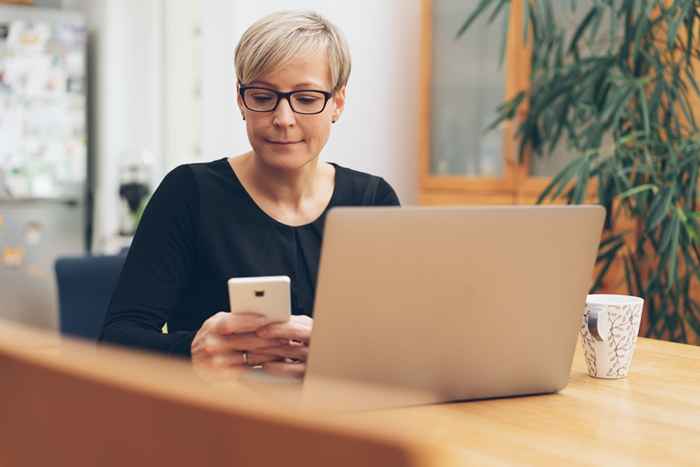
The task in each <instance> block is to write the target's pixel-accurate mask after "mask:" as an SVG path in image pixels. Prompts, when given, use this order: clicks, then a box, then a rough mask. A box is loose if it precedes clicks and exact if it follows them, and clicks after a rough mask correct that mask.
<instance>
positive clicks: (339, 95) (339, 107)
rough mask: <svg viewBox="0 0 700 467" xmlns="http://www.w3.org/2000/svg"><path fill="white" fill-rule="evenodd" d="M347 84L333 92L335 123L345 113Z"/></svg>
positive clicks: (332, 120) (333, 116) (332, 116)
mask: <svg viewBox="0 0 700 467" xmlns="http://www.w3.org/2000/svg"><path fill="white" fill-rule="evenodd" d="M346 92H347V91H346V86H343V87H342V88H340V89H338V90H337V91H336V92H334V93H333V97H332V98H331V99H333V103H334V104H335V108H334V109H333V114H332V115H331V122H333V123H335V122H337V121H338V119H339V118H340V115H341V114H342V113H343V109H344V108H345V95H346Z"/></svg>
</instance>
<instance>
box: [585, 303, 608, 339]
mask: <svg viewBox="0 0 700 467" xmlns="http://www.w3.org/2000/svg"><path fill="white" fill-rule="evenodd" d="M600 308H601V307H597V306H590V305H589V307H588V313H587V314H586V325H587V326H588V332H590V333H591V336H593V339H594V340H596V341H598V342H603V340H604V339H603V337H602V336H601V335H600V331H599V330H598V323H600V313H599V311H600Z"/></svg>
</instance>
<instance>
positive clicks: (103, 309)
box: [54, 254, 126, 342]
mask: <svg viewBox="0 0 700 467" xmlns="http://www.w3.org/2000/svg"><path fill="white" fill-rule="evenodd" d="M125 259H126V254H119V255H113V256H112V255H109V256H75V257H62V258H58V259H57V260H56V263H55V264H54V268H55V271H56V283H57V284H58V308H59V309H58V317H59V327H60V331H61V334H63V335H71V336H78V337H83V338H85V339H90V340H93V341H95V342H96V341H97V338H98V337H99V335H100V332H101V330H102V325H103V323H104V320H105V315H106V314H107V308H108V307H109V302H110V299H111V298H112V293H113V292H114V288H115V287H116V285H117V280H118V279H119V274H120V272H121V270H122V266H124V260H125Z"/></svg>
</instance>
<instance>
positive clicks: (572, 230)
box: [304, 206, 605, 405]
mask: <svg viewBox="0 0 700 467" xmlns="http://www.w3.org/2000/svg"><path fill="white" fill-rule="evenodd" d="M604 216H605V210H604V209H603V208H602V207H600V206H509V207H459V208H449V207H448V208H428V207H426V208H405V207H404V208H369V209H368V208H336V209H333V210H332V211H331V212H329V214H328V217H327V220H326V225H325V236H324V242H323V247H322V254H321V263H320V268H319V279H318V285H317V292H316V303H315V308H314V328H313V333H312V337H311V344H310V349H309V360H308V367H307V374H306V381H305V384H304V385H305V386H308V385H309V384H311V385H313V383H314V381H316V380H328V379H330V380H350V381H353V382H361V383H370V384H377V385H381V386H386V387H397V388H403V389H406V390H407V391H408V392H407V393H409V394H415V396H411V397H412V398H411V397H409V399H410V400H407V399H405V398H404V399H402V400H401V401H400V403H399V404H393V403H392V401H386V402H387V403H386V405H407V404H411V403H413V404H421V403H434V402H442V401H454V400H467V399H481V398H493V397H504V396H515V395H525V394H538V393H549V392H555V391H558V390H560V389H562V388H563V387H564V386H565V385H566V384H567V382H568V378H569V372H570V369H571V363H572V358H573V353H574V348H575V345H576V342H577V332H578V329H579V326H580V323H581V316H582V314H583V309H584V304H585V297H586V294H587V293H588V291H589V288H590V286H591V284H592V273H593V266H594V262H595V258H596V253H597V249H598V244H599V240H600V236H601V230H602V225H603V220H604Z"/></svg>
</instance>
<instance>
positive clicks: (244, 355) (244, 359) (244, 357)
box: [243, 351, 250, 366]
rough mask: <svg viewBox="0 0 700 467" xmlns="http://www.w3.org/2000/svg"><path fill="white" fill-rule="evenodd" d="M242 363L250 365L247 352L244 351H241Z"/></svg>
mask: <svg viewBox="0 0 700 467" xmlns="http://www.w3.org/2000/svg"><path fill="white" fill-rule="evenodd" d="M243 364H244V365H245V366H250V364H249V363H248V352H246V351H243Z"/></svg>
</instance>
